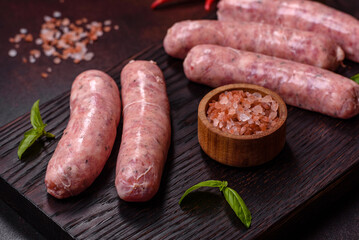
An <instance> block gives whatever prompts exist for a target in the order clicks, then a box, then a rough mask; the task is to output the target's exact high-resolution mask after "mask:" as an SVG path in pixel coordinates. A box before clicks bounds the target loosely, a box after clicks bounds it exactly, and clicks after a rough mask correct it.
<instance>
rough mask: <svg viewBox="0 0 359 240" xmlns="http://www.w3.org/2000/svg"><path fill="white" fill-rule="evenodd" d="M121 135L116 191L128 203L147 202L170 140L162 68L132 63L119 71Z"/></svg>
mask: <svg viewBox="0 0 359 240" xmlns="http://www.w3.org/2000/svg"><path fill="white" fill-rule="evenodd" d="M121 96H122V102H123V121H124V122H123V132H122V140H121V146H120V152H119V154H118V159H117V166H116V182H115V185H116V189H117V193H118V195H119V197H120V198H121V199H123V200H125V201H129V202H144V201H148V200H150V199H151V198H152V197H153V196H154V195H155V194H156V192H157V191H158V189H159V186H160V182H161V176H162V171H163V168H164V164H165V162H166V159H167V153H168V148H169V146H170V140H171V123H170V107H169V102H168V98H167V93H166V84H165V81H164V78H163V74H162V71H161V69H160V68H159V67H158V66H157V65H156V63H155V62H152V61H132V62H130V63H128V64H127V65H126V66H125V67H124V68H123V70H122V72H121Z"/></svg>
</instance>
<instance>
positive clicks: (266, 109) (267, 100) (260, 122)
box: [207, 90, 279, 135]
mask: <svg viewBox="0 0 359 240" xmlns="http://www.w3.org/2000/svg"><path fill="white" fill-rule="evenodd" d="M207 117H208V120H209V121H210V123H212V124H213V126H215V127H217V128H219V129H221V130H222V131H224V132H227V133H231V134H235V135H253V134H258V133H262V132H264V131H267V130H268V129H270V128H272V127H273V126H275V125H276V123H277V122H278V120H279V119H278V103H277V102H276V101H275V100H274V99H273V98H272V97H271V96H270V95H266V96H264V97H262V95H261V94H260V93H258V92H254V93H250V92H244V91H242V90H233V91H225V92H224V93H221V94H220V95H219V98H218V101H215V100H213V101H212V102H211V103H209V108H208V110H207Z"/></svg>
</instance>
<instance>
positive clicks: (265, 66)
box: [183, 45, 359, 118]
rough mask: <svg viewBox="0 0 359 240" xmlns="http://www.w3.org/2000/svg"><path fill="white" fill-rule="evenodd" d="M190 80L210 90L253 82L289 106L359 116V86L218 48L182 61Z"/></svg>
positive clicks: (200, 48) (195, 51) (334, 76)
mask: <svg viewBox="0 0 359 240" xmlns="http://www.w3.org/2000/svg"><path fill="white" fill-rule="evenodd" d="M183 67H184V72H185V74H186V76H187V78H188V79H190V80H191V81H194V82H198V83H201V84H206V85H209V86H211V87H218V86H222V85H225V84H230V83H252V84H257V85H260V86H263V87H266V88H269V89H271V90H273V91H275V92H277V93H278V94H279V95H280V96H281V97H282V98H283V100H284V101H285V102H286V103H287V104H290V105H293V106H296V107H300V108H304V109H307V110H311V111H316V112H320V113H323V114H326V115H329V116H332V117H337V118H350V117H353V116H355V115H356V114H358V113H359V84H357V83H355V82H354V81H352V80H350V79H348V78H345V77H343V76H341V75H338V74H335V73H333V72H331V71H328V70H325V69H321V68H318V67H314V66H310V65H306V64H301V63H296V62H292V61H289V60H285V59H280V58H275V57H270V56H266V55H261V54H258V53H252V52H246V51H241V50H236V49H233V48H230V47H221V46H216V45H198V46H196V47H194V48H192V49H191V51H190V52H189V53H188V55H187V57H186V59H185V61H184V62H183Z"/></svg>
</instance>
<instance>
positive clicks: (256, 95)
mask: <svg viewBox="0 0 359 240" xmlns="http://www.w3.org/2000/svg"><path fill="white" fill-rule="evenodd" d="M253 96H255V97H257V98H261V97H262V94H260V93H259V92H254V93H253Z"/></svg>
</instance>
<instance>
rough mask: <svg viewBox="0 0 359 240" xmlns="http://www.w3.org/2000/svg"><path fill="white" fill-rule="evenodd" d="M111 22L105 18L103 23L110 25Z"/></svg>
mask: <svg viewBox="0 0 359 240" xmlns="http://www.w3.org/2000/svg"><path fill="white" fill-rule="evenodd" d="M111 23H112V22H111V20H106V21H104V22H103V25H105V26H109V25H111Z"/></svg>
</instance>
